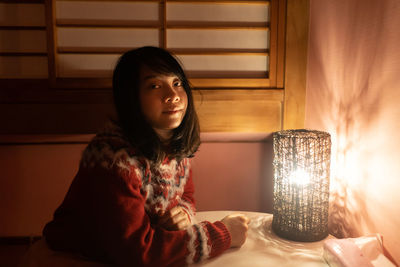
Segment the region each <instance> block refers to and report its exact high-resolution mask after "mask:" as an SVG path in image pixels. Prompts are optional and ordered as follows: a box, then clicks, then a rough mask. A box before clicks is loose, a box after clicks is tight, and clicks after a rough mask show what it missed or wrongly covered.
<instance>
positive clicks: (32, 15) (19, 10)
mask: <svg viewBox="0 0 400 267" xmlns="http://www.w3.org/2000/svg"><path fill="white" fill-rule="evenodd" d="M0 14H1V15H0V25H1V26H45V25H46V24H45V8H44V4H15V3H13V4H5V3H0Z"/></svg>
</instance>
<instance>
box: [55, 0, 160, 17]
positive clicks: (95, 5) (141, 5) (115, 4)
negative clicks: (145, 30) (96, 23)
mask: <svg viewBox="0 0 400 267" xmlns="http://www.w3.org/2000/svg"><path fill="white" fill-rule="evenodd" d="M56 17H57V19H59V20H62V19H74V20H119V21H136V20H137V21H158V17H159V5H158V2H150V1H147V2H145V1H144V2H120V1H98V2H96V1H57V2H56Z"/></svg>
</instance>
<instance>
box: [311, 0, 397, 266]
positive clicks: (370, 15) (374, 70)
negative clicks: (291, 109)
mask: <svg viewBox="0 0 400 267" xmlns="http://www.w3.org/2000/svg"><path fill="white" fill-rule="evenodd" d="M310 6H311V12H310V14H311V15H310V16H311V18H310V36H309V50H308V54H309V57H308V69H307V71H308V74H307V99H306V126H307V127H308V128H317V129H325V130H327V131H329V132H330V133H331V134H332V137H333V153H332V161H333V162H332V190H331V192H332V194H331V195H332V201H333V202H332V209H331V230H332V231H333V232H334V233H336V234H337V235H340V236H358V235H365V234H368V233H375V232H378V233H381V234H383V237H384V244H385V246H386V248H387V249H388V250H389V252H390V253H391V254H392V256H393V257H394V258H395V260H396V261H397V262H398V263H400V228H399V225H400V205H399V204H398V203H400V194H399V192H398V190H399V188H400V161H399V160H400V107H399V99H400V49H399V45H400V34H399V29H400V2H399V1H398V0H381V1H376V0H346V1H332V0H311V5H310Z"/></svg>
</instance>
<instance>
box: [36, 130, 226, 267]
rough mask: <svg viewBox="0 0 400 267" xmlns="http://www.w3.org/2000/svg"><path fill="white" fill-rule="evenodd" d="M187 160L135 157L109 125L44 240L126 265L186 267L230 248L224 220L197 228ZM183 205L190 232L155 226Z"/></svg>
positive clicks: (85, 157) (59, 247) (89, 153)
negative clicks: (157, 160) (155, 160)
mask: <svg viewBox="0 0 400 267" xmlns="http://www.w3.org/2000/svg"><path fill="white" fill-rule="evenodd" d="M193 193H194V188H193V181H192V175H191V169H190V161H189V159H184V160H182V161H180V162H177V160H175V159H165V160H164V162H163V163H162V164H161V165H159V166H154V164H153V163H152V162H151V161H149V160H147V159H146V158H143V157H138V156H136V155H135V149H134V148H133V147H132V146H130V144H129V143H128V141H127V140H126V138H124V135H123V134H122V131H121V129H120V128H118V127H117V126H115V125H114V124H113V125H109V126H108V127H106V129H105V130H104V131H103V132H101V133H99V134H98V135H96V137H95V138H94V139H93V140H92V141H91V142H90V144H89V145H88V147H87V148H86V150H85V151H84V153H83V156H82V160H81V163H80V167H79V171H78V173H77V175H76V177H75V179H74V180H73V182H72V184H71V186H70V188H69V190H68V193H67V195H66V197H65V199H64V201H63V203H62V204H61V206H60V207H59V208H58V209H57V210H56V211H55V213H54V218H53V220H52V221H51V222H49V223H48V224H47V225H46V226H45V228H44V230H43V235H44V236H45V239H46V241H47V243H48V245H49V247H50V248H52V249H54V250H63V251H70V252H76V253H79V254H81V255H83V256H86V257H89V258H92V259H97V260H100V261H104V262H109V263H113V264H117V265H120V266H184V265H187V264H191V263H194V262H199V261H202V260H204V259H207V258H210V257H215V256H217V255H219V254H221V253H222V252H224V251H225V250H226V249H228V248H229V247H230V242H231V238H230V234H229V232H228V230H227V228H226V227H225V225H224V224H223V223H222V222H220V221H217V222H214V223H210V222H206V221H205V222H200V223H195V222H194V218H193V215H194V213H195V208H194V199H193ZM177 205H180V206H182V207H183V208H184V210H185V211H186V213H187V214H188V215H189V216H190V218H191V220H192V226H190V227H188V228H187V229H186V230H180V231H168V230H165V229H163V228H161V227H159V226H157V219H158V215H159V214H161V213H163V212H165V211H167V210H169V209H171V208H173V207H175V206H177Z"/></svg>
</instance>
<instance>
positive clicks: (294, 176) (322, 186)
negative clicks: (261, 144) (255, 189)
mask: <svg viewBox="0 0 400 267" xmlns="http://www.w3.org/2000/svg"><path fill="white" fill-rule="evenodd" d="M273 147H274V161H273V167H274V208H273V220H272V229H273V230H274V232H275V233H276V234H277V235H279V236H281V237H284V238H286V239H290V240H295V241H306V242H312V241H318V240H321V239H323V238H325V237H326V236H327V235H328V209H329V176H330V155H331V137H330V134H329V133H326V132H321V131H314V130H305V129H299V130H286V131H280V132H276V133H274V135H273Z"/></svg>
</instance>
